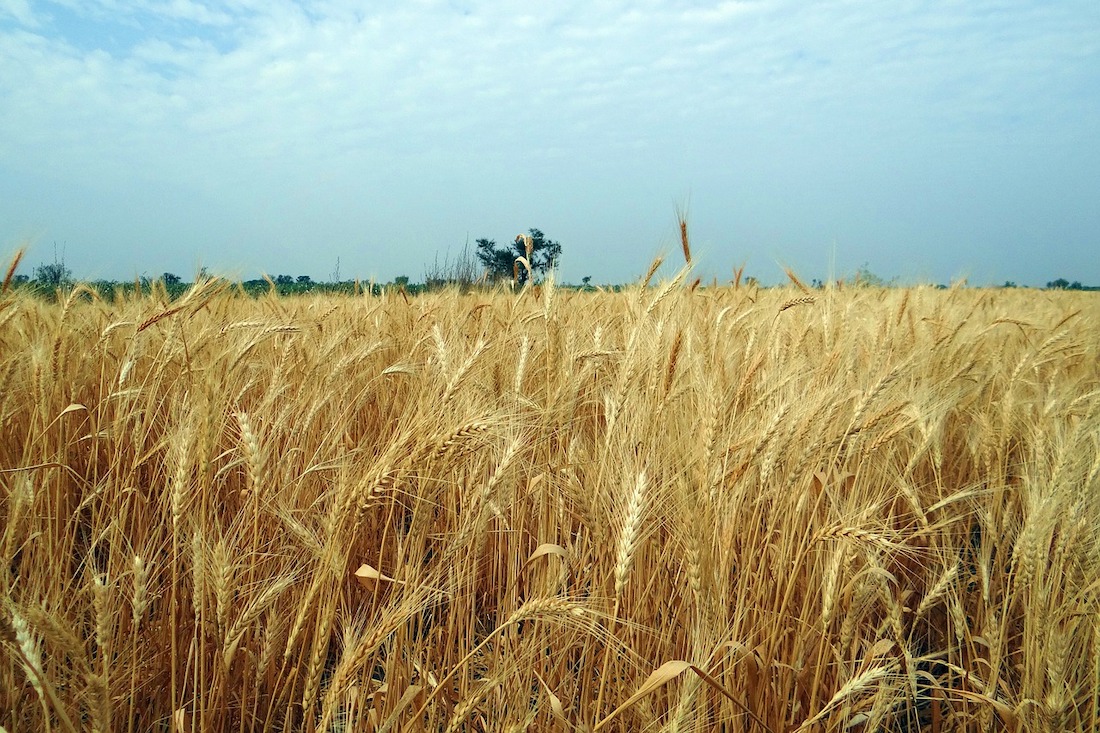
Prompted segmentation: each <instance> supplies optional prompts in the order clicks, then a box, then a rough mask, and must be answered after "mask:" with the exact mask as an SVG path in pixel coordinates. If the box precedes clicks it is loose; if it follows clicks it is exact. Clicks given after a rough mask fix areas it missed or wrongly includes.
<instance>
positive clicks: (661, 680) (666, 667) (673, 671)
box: [595, 659, 691, 730]
mask: <svg viewBox="0 0 1100 733" xmlns="http://www.w3.org/2000/svg"><path fill="white" fill-rule="evenodd" d="M688 669H691V662H685V661H684V660H682V659H673V660H672V661H669V662H665V663H664V664H662V665H661V666H660V667H658V668H657V669H655V670H653V673H652V674H650V675H649V677H646V680H645V682H643V683H642V686H641V687H639V688H638V691H637V692H635V693H634V694H633V695H631V696H630V697H629V698H628V699H627V701H626V702H624V703H623V704H622V705H620V706H619V707H617V708H615V709H614V710H613V711H612V712H611V714H610V715H608V716H607V717H606V718H604V719H603V720H601V721H600V722H599V723H597V724H596V727H595V730H599V729H600V728H602V727H604V726H605V725H607V724H608V723H610V722H611V720H612V719H613V718H615V716H617V715H618V714H619V713H621V712H622V711H623V710H626V709H627V708H628V707H630V706H631V705H633V704H634V703H636V702H638V701H639V700H641V699H642V698H643V697H645V696H646V695H649V694H651V693H652V692H654V691H656V690H657V689H659V688H661V687H664V686H665V685H667V684H668V683H669V682H671V681H672V680H674V679H676V678H677V677H679V676H680V675H682V674H683V673H684V672H685V671H686V670H688Z"/></svg>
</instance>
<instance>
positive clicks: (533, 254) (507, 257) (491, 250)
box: [476, 229, 561, 285]
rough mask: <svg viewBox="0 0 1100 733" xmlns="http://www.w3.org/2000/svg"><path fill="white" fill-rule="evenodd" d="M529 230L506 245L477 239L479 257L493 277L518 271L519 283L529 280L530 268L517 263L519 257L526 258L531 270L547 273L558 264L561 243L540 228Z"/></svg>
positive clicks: (502, 277)
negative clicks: (500, 245)
mask: <svg viewBox="0 0 1100 733" xmlns="http://www.w3.org/2000/svg"><path fill="white" fill-rule="evenodd" d="M528 232H529V234H520V235H519V236H517V237H516V238H515V241H513V242H512V243H511V244H509V245H505V246H503V247H498V246H497V243H496V241H495V240H492V239H479V240H477V242H476V244H477V258H478V259H479V260H481V264H482V265H484V266H485V269H486V270H487V271H488V272H489V276H490V277H492V278H496V279H511V277H512V273H513V272H516V273H517V274H518V279H519V284H520V285H523V284H524V283H526V282H527V268H525V267H524V266H523V265H522V264H519V263H518V259H519V258H520V257H524V258H526V259H527V261H528V263H529V264H530V265H531V272H532V273H544V272H546V271H547V270H549V269H550V268H551V267H554V265H555V264H557V261H558V258H560V257H561V245H560V244H559V243H558V242H555V241H553V240H550V239H547V238H546V235H545V234H543V233H542V231H540V230H538V229H529V230H528ZM528 247H530V252H528ZM517 267H518V270H517V269H516V268H517Z"/></svg>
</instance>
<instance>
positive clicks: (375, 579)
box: [355, 563, 405, 588]
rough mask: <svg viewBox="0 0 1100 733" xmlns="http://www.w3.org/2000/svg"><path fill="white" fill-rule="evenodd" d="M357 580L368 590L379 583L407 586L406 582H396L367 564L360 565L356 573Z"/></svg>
mask: <svg viewBox="0 0 1100 733" xmlns="http://www.w3.org/2000/svg"><path fill="white" fill-rule="evenodd" d="M355 579H356V580H358V581H359V582H360V583H362V584H363V586H364V587H366V588H373V587H374V586H375V584H376V583H379V582H382V583H398V584H399V585H404V584H405V582H404V581H402V580H395V579H393V578H391V577H390V576H388V575H385V574H383V573H382V572H380V571H378V570H375V569H374V568H373V567H371V566H370V565H367V564H366V563H363V564H362V565H360V566H359V569H358V570H356V571H355Z"/></svg>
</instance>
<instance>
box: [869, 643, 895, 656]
mask: <svg viewBox="0 0 1100 733" xmlns="http://www.w3.org/2000/svg"><path fill="white" fill-rule="evenodd" d="M893 648H894V640H893V639H879V640H878V641H876V642H875V643H874V644H873V645H872V646H871V648H870V649H868V650H867V656H868V657H870V658H872V659H874V658H875V657H881V656H882V655H883V654H885V653H886V652H888V651H890V650H891V649H893Z"/></svg>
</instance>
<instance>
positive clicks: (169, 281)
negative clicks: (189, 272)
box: [160, 272, 180, 287]
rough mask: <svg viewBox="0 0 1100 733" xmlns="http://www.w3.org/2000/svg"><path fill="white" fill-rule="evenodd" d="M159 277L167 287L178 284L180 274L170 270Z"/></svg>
mask: <svg viewBox="0 0 1100 733" xmlns="http://www.w3.org/2000/svg"><path fill="white" fill-rule="evenodd" d="M160 279H161V280H162V281H164V284H165V285H166V286H168V287H172V286H173V285H179V284H180V276H179V275H176V274H175V273H172V272H166V273H164V274H163V275H161V276H160Z"/></svg>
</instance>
